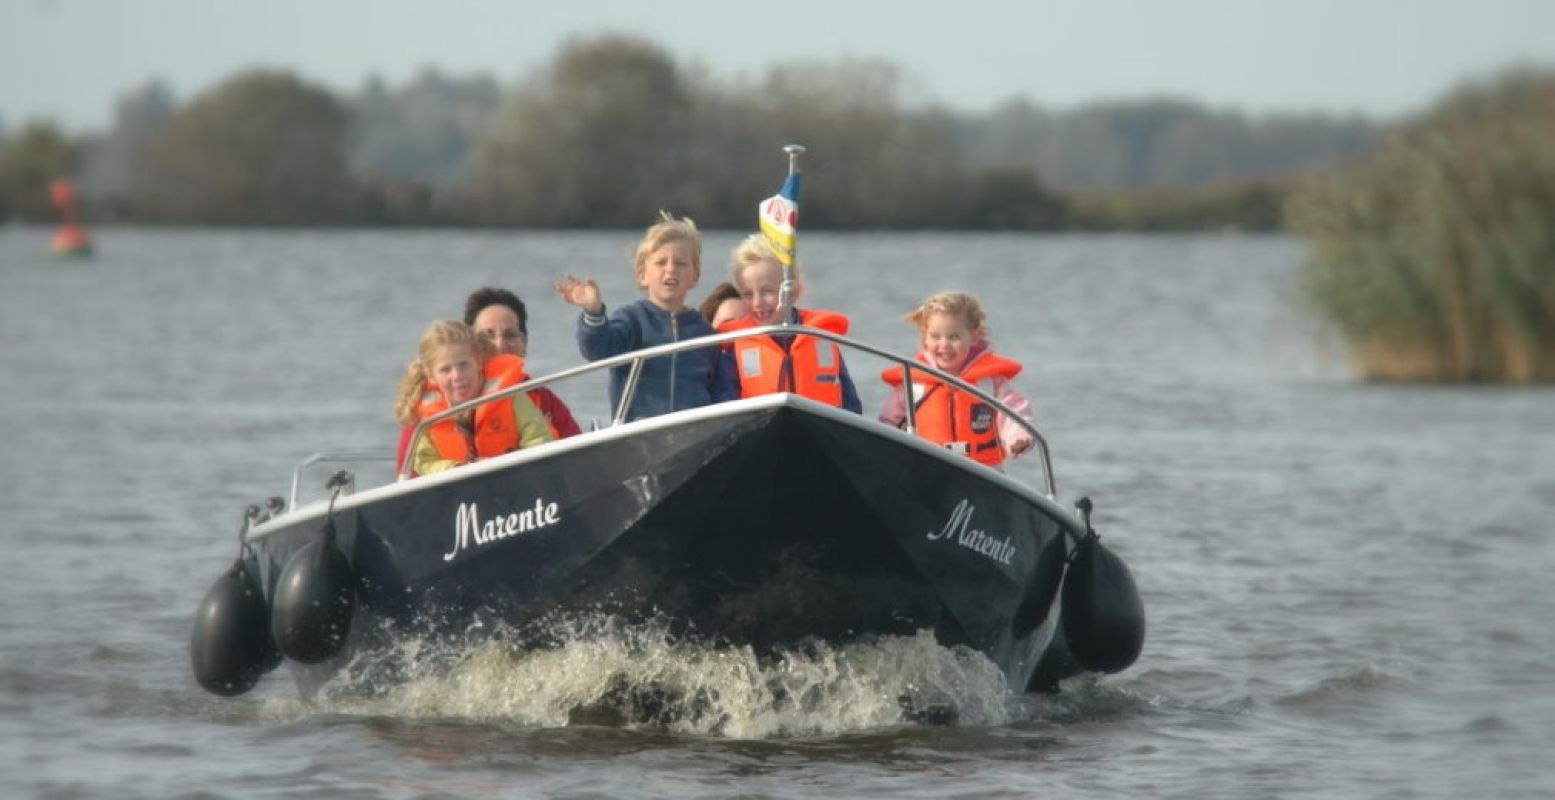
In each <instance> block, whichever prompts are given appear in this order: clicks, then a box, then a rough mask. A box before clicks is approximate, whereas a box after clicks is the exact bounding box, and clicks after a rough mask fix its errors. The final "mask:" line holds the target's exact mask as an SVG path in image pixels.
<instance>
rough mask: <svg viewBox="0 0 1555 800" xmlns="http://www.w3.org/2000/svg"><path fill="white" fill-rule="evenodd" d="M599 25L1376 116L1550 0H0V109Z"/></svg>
mask: <svg viewBox="0 0 1555 800" xmlns="http://www.w3.org/2000/svg"><path fill="white" fill-rule="evenodd" d="M602 32H616V33H631V34H636V35H639V36H642V37H644V38H647V39H649V40H651V41H654V42H657V43H658V44H660V45H662V46H663V47H665V48H666V49H668V50H669V51H671V52H672V53H673V54H674V55H675V57H676V58H677V59H678V60H680V61H681V62H682V63H685V64H700V65H702V66H703V67H705V68H706V69H707V70H709V71H710V72H711V73H712V74H714V75H715V76H721V77H729V78H732V77H736V76H742V75H743V76H750V77H756V76H759V75H760V74H761V73H762V72H763V71H764V70H765V69H766V68H767V67H768V66H770V65H772V64H775V63H784V62H793V61H798V60H814V59H835V58H839V57H845V56H846V57H872V58H883V59H886V60H888V61H891V62H893V63H895V64H897V65H898V66H900V67H901V68H902V69H903V70H904V71H905V72H906V74H907V76H908V77H909V78H910V80H911V83H910V90H911V91H910V94H909V95H908V96H907V99H908V100H910V101H913V102H936V103H939V104H942V105H946V106H949V107H951V108H954V109H957V110H961V111H980V110H986V109H988V108H991V107H993V106H994V105H997V104H998V103H1000V102H1002V101H1005V100H1008V99H1010V98H1012V97H1024V98H1026V99H1028V100H1030V101H1032V102H1034V103H1038V104H1041V105H1045V106H1051V107H1058V108H1067V107H1072V106H1074V105H1077V104H1080V103H1084V102H1086V101H1090V100H1096V99H1103V98H1109V99H1116V98H1127V97H1140V96H1146V95H1159V94H1169V95H1174V96H1179V97H1185V98H1189V99H1194V100H1199V101H1202V102H1205V103H1208V104H1211V105H1214V106H1217V107H1223V108H1234V109H1241V110H1245V111H1250V112H1266V111H1307V110H1321V111H1332V112H1349V111H1359V112H1363V113H1367V114H1371V115H1374V116H1392V115H1396V114H1400V113H1406V112H1410V111H1414V110H1417V109H1420V108H1422V107H1424V106H1425V105H1427V104H1428V103H1430V102H1431V101H1432V100H1434V99H1435V98H1436V97H1438V96H1439V95H1440V94H1441V93H1442V92H1443V91H1445V90H1447V89H1448V88H1450V87H1451V86H1453V85H1455V84H1457V83H1458V82H1460V81H1461V80H1463V79H1465V78H1470V77H1483V76H1486V75H1489V74H1492V73H1494V72H1496V71H1498V70H1500V69H1501V68H1503V67H1506V66H1508V65H1510V64H1513V63H1515V62H1519V61H1521V62H1525V63H1533V64H1538V65H1543V66H1555V0H1159V1H1158V2H1146V1H1145V0H1089V1H1082V0H1010V1H1009V2H998V1H996V0H959V2H953V3H934V2H932V1H931V0H930V1H925V2H884V1H883V0H882V1H878V2H848V0H784V2H781V3H778V2H750V0H743V1H742V0H660V1H659V2H643V0H632V1H631V2H620V1H618V0H602V1H600V2H594V1H592V0H542V1H541V2H533V1H532V0H415V1H414V2H412V1H411V0H373V1H372V2H367V1H362V2H354V1H350V0H0V118H3V119H4V120H5V122H6V123H7V124H8V125H12V126H14V125H16V124H19V123H21V122H24V121H27V120H31V119H36V118H49V119H53V120H55V121H57V122H60V123H62V124H64V125H66V126H67V127H69V128H72V129H77V130H79V129H82V128H100V127H104V126H106V125H107V123H108V120H109V118H110V116H111V113H112V105H113V102H114V99H115V98H116V97H117V96H118V95H119V94H120V93H121V92H123V91H124V90H126V89H128V88H131V87H134V86H138V85H141V84H144V83H145V82H146V81H148V80H150V79H152V78H157V77H160V78H163V79H165V80H166V81H167V82H168V83H169V84H170V85H171V86H172V88H173V90H174V91H175V93H176V94H177V95H178V97H179V98H180V99H187V98H188V97H189V96H190V95H192V94H194V93H196V92H198V91H199V90H201V89H203V88H206V87H209V86H211V85H212V84H214V83H215V82H216V81H218V80H220V79H221V78H223V77H226V76H228V75H230V74H231V73H233V72H234V71H236V70H239V69H242V68H245V67H252V66H268V67H285V68H290V69H293V70H295V71H296V72H298V73H299V74H301V75H302V76H304V77H305V78H307V79H310V80H313V81H315V82H320V83H323V84H325V85H327V86H330V87H332V88H335V89H342V90H348V89H355V88H357V87H359V86H360V85H361V83H362V81H363V80H364V79H365V78H366V77H367V76H369V75H373V74H376V75H379V76H382V77H383V78H385V79H387V80H389V81H390V82H391V83H392V82H399V81H402V80H404V79H406V78H408V77H409V76H411V75H413V74H414V73H415V72H416V71H418V70H419V69H420V68H422V67H423V66H427V65H435V66H438V67H440V68H442V69H443V70H444V71H446V72H450V73H455V74H465V73H470V72H485V73H489V74H491V75H494V76H496V77H497V78H499V79H501V80H503V81H509V80H511V79H513V78H516V77H518V76H520V75H523V74H526V73H528V72H529V71H530V70H532V69H533V68H535V67H537V66H540V65H543V64H545V63H546V62H547V61H549V60H550V58H551V57H552V56H553V55H554V53H555V52H556V48H557V46H558V44H560V43H561V42H562V41H564V40H565V39H566V38H567V37H569V36H581V35H588V34H595V33H602Z"/></svg>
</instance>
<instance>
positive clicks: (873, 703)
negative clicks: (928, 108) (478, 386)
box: [0, 229, 1555, 798]
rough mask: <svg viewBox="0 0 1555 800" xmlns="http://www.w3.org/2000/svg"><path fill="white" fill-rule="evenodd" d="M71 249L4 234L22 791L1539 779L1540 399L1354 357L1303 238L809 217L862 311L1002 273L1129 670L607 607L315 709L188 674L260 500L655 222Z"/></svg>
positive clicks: (891, 791)
mask: <svg viewBox="0 0 1555 800" xmlns="http://www.w3.org/2000/svg"><path fill="white" fill-rule="evenodd" d="M46 236H47V232H46V231H36V230H28V229H8V230H4V231H0V341H4V343H5V347H4V350H3V351H0V375H3V376H4V378H5V379H6V381H5V383H6V386H7V390H6V391H5V392H4V393H0V441H3V442H5V443H6V444H7V445H8V451H7V457H6V458H4V459H0V485H4V486H5V487H6V489H5V491H6V494H5V496H4V504H3V506H0V535H3V536H4V537H5V538H4V541H5V543H6V545H7V548H8V554H7V555H8V557H7V558H5V559H0V611H3V613H0V796H6V797H10V796H19V797H31V796H41V797H76V796H103V797H107V796H112V797H128V796H141V797H174V796H208V795H215V796H234V797H249V796H270V795H274V796H291V795H298V794H306V795H309V796H320V797H379V796H384V797H419V796H459V797H472V796H473V797H497V796H522V795H527V794H550V795H568V794H576V795H594V796H598V795H605V796H640V797H641V796H685V795H697V796H711V797H721V796H730V795H736V794H750V795H757V796H777V797H812V796H816V795H841V796H863V795H880V796H890V797H910V796H921V797H942V796H946V795H982V796H1011V795H1017V796H1030V795H1049V796H1052V795H1060V796H1098V795H1104V796H1130V797H1146V796H1172V797H1196V798H1197V797H1287V796H1290V797H1295V796H1300V797H1339V798H1348V797H1383V796H1385V797H1415V796H1431V797H1458V796H1476V797H1477V796H1493V797H1547V796H1551V795H1552V794H1555V777H1552V772H1555V771H1552V770H1551V769H1550V768H1549V767H1548V766H1547V764H1548V761H1549V758H1548V750H1549V749H1550V748H1551V746H1555V670H1552V668H1551V666H1550V664H1551V661H1552V657H1555V628H1552V626H1551V624H1550V622H1549V620H1550V619H1551V618H1555V592H1551V591H1550V589H1549V585H1550V581H1549V574H1550V571H1551V568H1552V567H1555V523H1552V520H1555V434H1552V433H1551V432H1552V431H1555V392H1552V391H1551V390H1549V389H1543V388H1540V389H1495V388H1474V387H1470V388H1460V387H1400V386H1365V385H1359V384H1356V383H1354V382H1352V381H1351V380H1350V379H1349V378H1348V377H1347V376H1346V375H1345V373H1344V371H1343V369H1342V365H1339V364H1336V363H1335V361H1334V359H1333V358H1332V356H1331V355H1328V354H1325V351H1324V349H1323V348H1322V346H1321V345H1320V344H1319V343H1317V340H1316V339H1315V337H1314V331H1313V330H1312V328H1311V325H1310V323H1307V322H1305V321H1304V320H1303V319H1302V317H1301V316H1300V315H1299V314H1297V313H1295V312H1294V311H1292V310H1291V308H1290V306H1289V304H1288V302H1287V300H1286V297H1287V295H1288V294H1289V286H1290V285H1291V282H1292V278H1293V276H1294V275H1295V270H1296V268H1297V266H1298V264H1299V262H1300V259H1301V258H1302V249H1301V246H1300V244H1299V243H1297V242H1294V241H1292V240H1287V239H1279V238H1237V237H1179V238H1152V237H1037V236H1004V235H988V236H943V235H916V236H913V235H891V236H885V235H846V236H841V235H821V234H813V235H810V236H809V237H808V238H807V239H806V253H807V254H808V256H807V257H808V258H809V259H810V260H811V261H810V271H809V280H810V282H811V286H810V297H811V302H812V303H813V304H814V305H815V306H818V307H834V308H839V309H842V310H845V311H847V312H849V313H850V314H851V315H852V317H853V319H854V323H855V327H854V333H855V334H856V335H857V336H859V338H861V339H863V340H864V341H868V342H872V343H876V344H881V345H885V346H888V347H897V348H901V349H904V350H905V349H908V348H909V347H910V346H911V344H912V332H911V331H910V330H909V329H908V328H906V326H904V325H903V324H902V323H901V322H900V316H901V315H902V314H903V313H904V312H906V311H907V310H908V309H910V308H912V307H913V306H914V305H915V304H916V303H917V302H918V301H919V300H921V299H922V297H923V296H924V295H926V294H928V293H930V292H932V291H936V290H940V289H945V288H971V289H973V290H975V291H977V292H978V293H979V294H981V295H982V296H983V297H984V299H985V301H986V302H987V303H988V305H989V307H990V309H989V310H990V313H991V323H992V325H993V330H994V339H995V342H996V343H997V344H998V346H999V347H1000V349H1001V350H1002V351H1004V352H1006V353H1008V354H1011V355H1013V356H1014V357H1016V358H1019V359H1021V360H1023V361H1024V362H1025V363H1026V364H1027V365H1028V369H1027V372H1026V373H1024V374H1023V375H1022V376H1021V378H1020V379H1019V382H1020V385H1021V388H1023V389H1024V390H1025V391H1026V392H1027V393H1028V394H1029V395H1030V396H1031V397H1032V401H1033V405H1034V407H1035V409H1036V413H1037V418H1038V421H1039V423H1040V424H1041V425H1042V426H1043V428H1044V430H1045V431H1046V432H1047V434H1048V436H1049V438H1050V441H1051V442H1052V444H1053V447H1054V456H1055V464H1056V467H1057V473H1058V480H1059V487H1060V490H1061V492H1062V494H1063V496H1064V498H1065V499H1066V501H1072V500H1073V499H1074V498H1075V497H1077V496H1079V495H1080V494H1089V495H1091V496H1092V497H1094V498H1095V499H1096V501H1097V514H1096V522H1097V526H1098V529H1099V530H1100V532H1101V534H1102V536H1103V538H1104V541H1106V542H1107V543H1108V545H1109V546H1111V547H1112V548H1113V549H1114V550H1115V551H1117V552H1118V553H1119V554H1120V555H1121V556H1123V557H1124V558H1125V559H1126V560H1127V561H1128V563H1129V564H1130V566H1131V568H1132V569H1133V571H1134V574H1135V577H1136V578H1137V579H1138V581H1139V583H1140V586H1141V590H1142V592H1143V594H1144V599H1145V604H1146V609H1147V614H1148V617H1149V626H1148V632H1147V639H1146V643H1145V649H1144V653H1143V654H1142V656H1141V658H1140V661H1139V663H1138V664H1137V665H1136V666H1135V667H1134V668H1132V669H1130V670H1129V671H1127V672H1125V673H1124V674H1122V675H1117V676H1108V677H1106V678H1103V679H1100V680H1081V681H1076V682H1072V683H1071V684H1070V685H1066V686H1065V691H1064V692H1063V693H1062V694H1060V695H1057V696H1042V697H1016V696H1012V695H1010V694H1008V692H1007V691H1006V690H1005V689H1004V687H1003V686H1002V685H1000V684H999V680H998V677H997V673H996V672H995V671H993V670H992V669H991V668H990V667H989V666H988V665H987V663H986V662H985V661H983V660H982V659H981V657H980V656H977V655H976V654H973V653H967V652H964V651H956V650H947V649H944V648H939V647H937V646H935V645H934V644H933V643H932V642H931V641H929V640H927V639H926V638H924V637H917V638H906V639H899V640H887V641H881V642H876V643H870V644H860V645H851V646H848V647H839V648H829V647H814V648H806V649H802V650H800V651H796V652H795V653H793V654H791V655H790V657H789V658H788V659H785V660H781V661H774V660H770V659H757V658H754V657H752V656H751V655H750V654H748V653H745V652H742V651H738V650H735V651H717V650H712V649H707V648H702V647H698V646H693V645H690V644H687V643H685V642H680V641H677V640H676V639H674V638H673V637H668V636H666V635H663V634H662V632H661V631H656V630H654V629H646V630H635V631H620V630H615V629H611V628H609V627H608V626H605V627H598V626H592V627H591V626H588V625H584V626H581V627H579V628H577V630H576V631H575V634H576V635H574V636H573V637H571V638H570V639H569V640H568V643H567V644H566V645H565V646H563V647H560V648H557V649H553V650H545V651H536V652H520V651H515V650H513V649H511V648H509V647H506V646H504V645H501V644H499V643H497V641H496V640H492V641H488V642H485V643H478V644H475V645H473V646H470V647H465V648H454V649H446V648H444V649H437V648H432V646H431V645H429V644H426V643H414V642H407V643H402V644H401V646H400V648H399V649H398V650H397V651H396V653H397V655H398V656H400V657H401V658H400V663H399V665H398V666H404V665H410V669H411V670H412V674H411V675H410V676H409V677H410V679H409V680H407V681H404V682H402V683H394V684H382V685H380V684H377V683H374V682H373V680H372V678H371V676H372V675H374V674H375V670H376V669H380V668H381V667H382V665H365V664H364V665H362V668H361V669H359V670H358V671H357V672H356V673H355V674H357V675H359V676H361V682H359V683H355V684H352V683H346V682H343V683H341V684H339V685H335V686H332V687H330V688H329V689H328V690H327V691H326V692H325V693H324V695H323V696H322V697H321V699H320V700H319V701H318V702H316V703H313V704H307V703H303V702H301V701H300V700H299V699H298V697H297V693H296V691H295V689H294V688H293V686H292V685H291V682H290V680H289V679H288V677H287V676H286V675H285V674H284V672H280V673H275V674H272V675H271V676H269V677H267V678H266V679H265V681H264V682H263V683H262V684H261V686H260V687H259V688H258V689H257V690H256V691H255V692H253V693H252V694H250V695H249V696H246V697H243V698H239V699H236V700H223V699H219V698H215V697H212V696H209V695H206V694H204V693H203V692H201V691H200V690H199V689H198V687H197V686H196V685H195V684H194V682H193V680H192V679H191V678H190V676H189V674H188V651H187V637H188V633H189V626H190V620H191V616H192V614H193V610H194V608H195V606H196V604H197V603H198V602H199V599H200V597H201V596H202V594H203V593H204V591H205V590H206V588H207V587H208V586H209V585H210V583H211V582H212V581H213V580H215V578H216V576H217V575H218V574H219V573H220V571H221V569H222V568H223V567H225V566H226V565H227V564H228V563H229V562H230V560H231V558H232V557H233V554H234V551H235V542H234V541H233V539H234V534H235V532H236V525H237V521H238V514H239V511H240V509H241V508H242V507H243V506H244V505H246V504H248V503H251V502H254V501H255V500H257V499H259V498H261V497H263V496H266V495H270V494H280V493H283V492H284V491H285V488H286V484H287V481H288V478H289V476H290V472H291V469H292V467H293V465H294V464H295V463H296V462H297V461H299V460H300V459H301V458H302V457H303V456H305V455H307V454H308V453H310V452H314V451H316V450H321V449H328V448H335V447H342V446H349V447H360V446H362V445H363V444H365V443H372V442H378V443H381V444H382V445H383V446H385V447H387V446H388V445H389V444H390V443H392V441H393V440H394V434H395V426H394V424H393V422H392V420H391V419H390V415H389V406H390V405H391V402H392V395H393V392H394V389H395V387H396V385H397V381H398V378H399V375H400V372H401V371H402V369H403V366H404V363H405V362H406V361H407V360H408V359H409V357H410V355H411V354H412V352H413V350H414V347H415V341H416V337H417V336H418V335H419V333H420V330H421V329H422V328H423V327H424V326H425V324H426V322H427V321H429V320H431V319H433V318H437V317H444V316H449V315H452V314H453V313H454V312H455V311H456V310H457V307H458V303H459V300H460V299H461V298H462V296H463V294H464V293H465V292H466V291H468V290H469V289H470V288H472V287H475V286H478V285H481V284H485V283H496V284H499V285H506V286H510V287H512V288H514V289H515V290H517V291H519V292H520V293H521V294H523V295H524V296H525V297H527V298H528V299H529V302H530V306H531V314H532V318H531V322H530V328H531V339H532V342H531V347H532V351H531V359H530V360H531V361H532V362H534V363H535V364H536V368H537V369H539V370H549V369H555V368H559V367H562V366H566V365H568V364H570V363H571V362H572V361H573V360H574V358H575V355H574V354H573V352H572V344H571V341H570V325H571V321H572V314H571V313H570V312H569V310H568V309H567V308H566V307H565V306H562V305H561V304H560V303H559V302H557V301H555V300H553V299H552V298H551V296H550V295H549V294H548V293H547V292H548V285H549V282H550V281H551V280H552V279H554V278H555V277H556V276H558V275H560V274H562V273H563V272H566V271H571V272H574V273H592V274H594V275H596V276H597V277H599V278H600V279H601V280H602V283H603V284H604V286H605V290H606V296H607V302H611V303H615V302H619V301H621V300H624V299H626V298H628V297H630V296H631V285H630V271H629V269H628V267H627V266H626V265H627V264H628V263H629V261H628V259H629V252H630V248H631V247H632V246H633V244H634V243H635V237H636V234H635V233H633V232H622V233H609V232H603V233H590V234H549V233H520V234H504V233H494V232H493V233H465V232H442V233H379V232H368V233H349V232H348V233H307V232H303V233H265V232H242V233H234V232H202V231H133V230H123V231H114V230H105V231H101V232H99V235H98V239H99V242H100V243H101V252H102V255H101V257H99V258H97V259H95V260H92V261H85V262H55V261H51V260H48V259H47V257H46V256H44V255H43V254H42V252H41V248H42V247H43V242H45V241H46ZM737 238H738V237H737V235H736V234H734V233H732V232H731V233H714V234H711V235H710V237H709V242H708V245H707V250H706V252H707V255H706V261H707V266H706V267H705V269H706V272H705V273H704V276H703V286H702V287H701V288H702V289H706V288H708V287H710V285H711V283H712V282H713V279H714V278H715V277H717V276H718V275H719V272H720V270H721V263H722V261H723V254H725V253H726V252H727V251H728V248H729V247H731V246H732V245H733V244H734V242H735V241H736V240H737ZM700 294H701V292H700V291H699V292H698V296H700ZM850 366H851V367H852V368H853V372H854V375H855V377H857V378H859V383H860V388H861V391H862V392H863V394H864V398H865V405H866V408H870V409H872V408H875V407H878V404H879V402H880V400H881V399H882V393H881V391H880V390H879V388H878V386H877V385H876V384H875V383H874V381H873V380H872V379H871V378H870V376H871V375H872V374H873V372H874V371H875V369H876V368H877V365H871V364H868V363H860V362H855V361H853V360H851V359H850ZM563 393H564V394H565V395H566V396H567V398H568V400H569V401H570V402H571V404H572V406H573V408H574V410H575V411H577V412H578V414H579V416H580V417H582V418H583V419H588V418H590V417H593V418H603V417H604V409H603V389H602V387H592V388H583V389H576V390H564V391H563ZM1031 469H1032V468H1031V466H1030V465H1029V464H1020V463H1018V464H1017V465H1016V467H1015V469H1014V471H1015V474H1017V475H1020V476H1022V477H1026V478H1028V479H1030V478H1034V477H1035V475H1034V474H1033V473H1032V472H1031V471H1030V470H1031ZM416 648H428V649H427V650H424V651H418V650H417V649H416ZM409 655H415V656H423V657H422V658H404V657H405V656H409ZM417 665H422V666H426V665H436V666H437V667H438V669H435V670H434V669H425V670H424V671H423V672H420V673H417V672H415V671H414V670H415V669H417Z"/></svg>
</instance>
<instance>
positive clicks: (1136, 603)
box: [1060, 532, 1145, 673]
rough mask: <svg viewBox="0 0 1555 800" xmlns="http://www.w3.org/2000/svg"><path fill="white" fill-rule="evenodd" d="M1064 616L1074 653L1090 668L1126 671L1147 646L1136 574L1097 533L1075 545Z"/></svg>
mask: <svg viewBox="0 0 1555 800" xmlns="http://www.w3.org/2000/svg"><path fill="white" fill-rule="evenodd" d="M1060 616H1061V618H1062V620H1063V626H1064V637H1065V643H1066V644H1067V645H1068V646H1069V652H1070V653H1071V654H1072V655H1073V656H1074V660H1075V661H1076V662H1078V663H1079V664H1080V666H1082V667H1084V668H1086V669H1088V670H1091V671H1094V672H1108V673H1111V672H1121V671H1122V670H1124V669H1126V668H1128V666H1129V665H1130V664H1133V663H1134V660H1135V659H1137V658H1139V651H1140V650H1141V649H1142V648H1143V647H1144V644H1145V606H1144V603H1143V602H1141V601H1140V599H1139V589H1138V588H1137V587H1135V585H1134V576H1133V575H1132V574H1131V573H1130V572H1129V569H1128V565H1127V564H1124V563H1123V559H1120V558H1118V557H1117V556H1116V555H1114V554H1113V553H1112V551H1110V550H1108V549H1107V548H1105V547H1103V546H1102V545H1101V542H1099V541H1098V540H1097V538H1096V534H1095V533H1094V532H1092V533H1089V534H1087V535H1086V536H1085V538H1083V539H1081V540H1080V544H1079V545H1078V546H1077V547H1076V548H1075V552H1074V559H1073V560H1072V561H1071V562H1070V564H1069V573H1068V575H1066V576H1065V577H1064V594H1063V611H1062V612H1061V614H1060Z"/></svg>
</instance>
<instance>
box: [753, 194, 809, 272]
mask: <svg viewBox="0 0 1555 800" xmlns="http://www.w3.org/2000/svg"><path fill="white" fill-rule="evenodd" d="M760 217H761V235H762V238H764V239H766V240H767V246H768V247H771V248H772V252H774V253H776V254H777V257H778V260H779V261H781V262H783V266H785V267H792V266H793V265H794V241H795V237H796V236H797V235H798V233H799V173H798V172H790V173H789V174H788V180H786V181H784V182H783V188H782V190H780V191H779V192H778V193H777V194H775V195H772V196H771V197H769V198H767V199H765V200H763V201H761V206H760Z"/></svg>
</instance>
